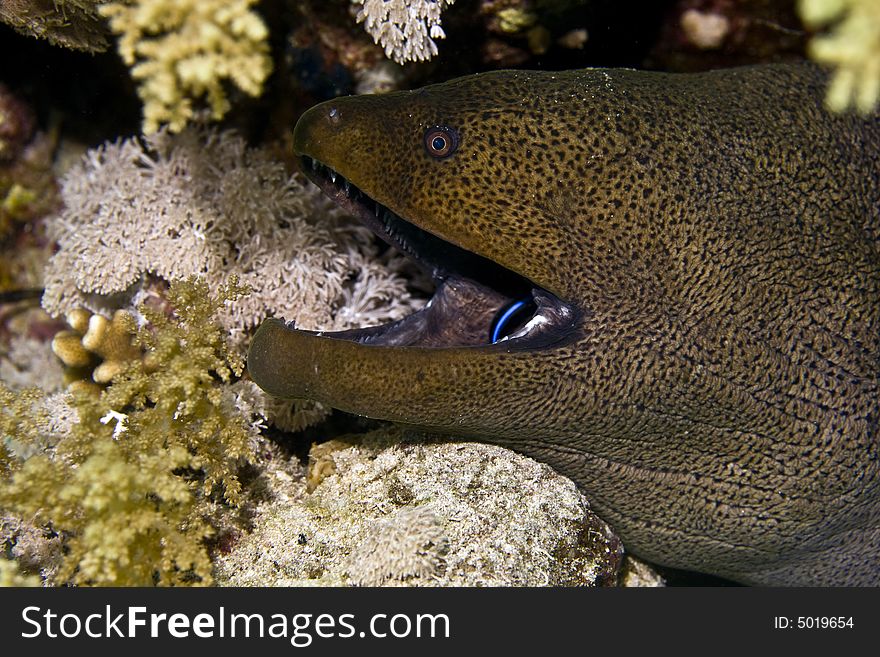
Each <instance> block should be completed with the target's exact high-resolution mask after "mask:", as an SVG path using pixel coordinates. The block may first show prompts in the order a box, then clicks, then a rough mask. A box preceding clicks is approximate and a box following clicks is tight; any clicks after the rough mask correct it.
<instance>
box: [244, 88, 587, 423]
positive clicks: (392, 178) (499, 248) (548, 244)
mask: <svg viewBox="0 0 880 657" xmlns="http://www.w3.org/2000/svg"><path fill="white" fill-rule="evenodd" d="M502 75H508V74H502ZM514 75H515V74H514ZM443 86H444V87H446V89H445V91H443V90H441V89H435V90H433V91H432V90H431V89H430V88H429V89H423V90H419V91H414V92H400V93H394V94H387V95H384V96H361V97H351V98H339V99H336V100H333V101H329V102H327V103H323V104H321V105H318V106H316V107H313V108H312V109H310V110H309V111H307V112H306V113H305V114H304V115H303V116H302V117H301V119H300V120H299V122H298V123H297V126H296V129H295V132H294V148H295V151H296V153H297V155H298V156H299V158H300V164H301V168H302V170H303V172H304V173H305V174H306V176H308V177H309V178H310V179H311V180H312V182H314V183H315V184H316V185H318V187H320V188H321V189H322V190H323V191H324V192H325V193H326V194H327V195H328V196H329V197H330V198H332V199H333V200H335V201H336V203H337V204H338V205H339V206H341V207H342V208H343V209H345V210H346V211H347V212H348V213H350V214H351V215H353V216H355V217H358V218H359V219H360V220H361V221H362V222H363V223H364V224H365V225H367V226H369V227H370V228H371V229H372V230H373V231H374V232H375V233H376V234H377V235H379V236H380V237H381V238H382V239H384V240H385V241H386V242H388V243H389V244H391V245H393V246H395V247H396V248H397V249H399V250H400V251H402V252H403V253H405V254H407V255H408V256H410V257H412V258H414V259H415V260H416V261H417V262H418V263H419V264H420V265H421V266H422V267H423V268H425V269H426V270H427V271H428V273H430V274H431V275H432V277H433V278H434V280H435V283H436V291H435V293H434V295H433V297H432V299H431V300H430V301H429V303H428V304H427V306H426V307H425V308H424V309H423V310H421V311H419V312H416V313H414V314H413V315H411V316H409V317H407V318H405V319H403V320H401V321H398V322H394V323H392V324H387V325H384V326H377V327H370V328H362V329H354V330H349V331H342V332H338V333H332V334H331V333H322V334H310V333H307V332H303V331H294V330H292V329H291V328H289V327H285V326H283V325H282V324H281V323H280V322H276V323H267V324H266V325H265V326H264V327H263V328H262V329H261V330H260V332H259V333H258V335H257V336H256V338H255V340H254V342H253V345H252V348H251V351H250V355H249V370H250V372H251V375H252V376H253V377H254V379H255V380H256V381H257V382H258V383H259V384H260V385H261V386H262V387H264V388H265V389H266V390H267V391H269V392H271V393H272V394H274V395H277V396H281V397H323V395H321V393H319V392H318V388H319V387H321V386H322V382H321V381H319V380H317V379H316V378H315V377H302V376H292V375H291V372H290V371H289V368H294V367H299V366H300V365H301V364H302V362H303V361H302V360H298V359H296V358H293V359H287V358H285V359H284V360H283V361H281V360H279V359H278V358H277V357H275V356H274V355H272V354H273V352H275V350H276V348H278V346H279V344H278V343H279V342H285V343H288V342H290V341H293V342H296V344H297V349H306V350H312V349H314V350H317V351H320V352H322V353H323V354H324V355H325V356H327V357H329V354H330V352H333V351H334V350H338V349H346V348H355V347H354V346H350V347H347V346H343V345H342V344H340V343H339V342H336V341H339V340H345V341H347V342H351V343H353V344H354V345H359V346H361V347H370V348H372V350H363V352H364V353H368V354H371V355H372V354H376V355H377V357H380V358H381V357H382V356H378V354H379V353H380V352H379V351H377V349H378V348H380V347H381V348H386V349H390V348H395V349H396V351H394V352H391V351H389V352H387V353H388V354H389V355H388V358H398V356H395V355H394V354H395V353H398V352H399V353H406V354H407V357H412V358H419V357H421V358H424V359H431V358H434V355H433V354H430V353H428V352H427V351H425V350H440V349H447V350H453V349H456V348H467V349H468V350H469V353H470V354H474V353H476V352H480V354H481V357H482V358H484V359H486V360H487V362H488V361H491V360H492V359H493V358H496V357H503V356H504V355H506V354H509V353H512V352H524V351H532V352H534V351H548V350H553V349H554V348H555V347H558V346H560V345H564V344H569V343H571V342H572V341H573V340H575V339H576V338H577V336H578V335H579V332H578V324H579V319H580V318H581V317H582V315H583V310H582V309H581V308H580V307H579V305H578V303H577V301H576V300H575V299H576V298H577V292H576V290H577V283H578V282H577V280H576V279H575V278H573V277H572V275H571V270H570V268H567V267H565V266H564V265H563V262H564V261H565V260H566V258H568V257H570V256H571V255H572V254H570V253H569V249H570V248H571V243H570V240H569V239H568V236H567V235H565V233H564V232H560V231H559V230H558V226H557V225H556V218H555V217H553V216H551V215H549V214H548V213H547V212H543V211H540V210H538V209H536V205H535V203H534V198H535V197H536V195H538V194H539V193H540V194H542V195H543V194H544V193H545V191H546V190H544V189H542V187H543V183H539V184H538V186H537V187H536V188H535V189H529V180H530V177H529V176H528V170H527V169H524V168H523V165H522V164H521V162H520V158H519V155H520V153H521V151H522V149H523V144H524V142H525V140H527V139H528V137H527V136H526V135H525V134H524V132H523V131H526V132H527V131H530V130H531V129H532V128H531V126H530V125H529V122H528V121H525V122H519V123H510V124H509V125H508V130H507V131H500V132H499V131H497V129H496V127H495V126H496V124H497V123H498V122H501V123H503V122H505V121H507V119H506V118H505V112H506V111H507V108H508V107H509V105H510V104H512V103H517V104H519V103H521V102H522V95H521V93H520V92H519V91H517V90H511V93H509V94H507V95H506V97H501V98H499V99H498V102H499V107H498V108H496V109H495V110H487V109H486V108H485V106H484V105H483V104H482V103H479V102H474V99H473V95H474V93H475V92H476V91H478V89H477V88H474V87H473V86H472V84H467V83H464V82H462V83H460V84H459V85H457V86H454V87H453V88H449V85H443ZM564 139H566V140H567V138H564ZM291 344H292V342H291ZM310 345H311V346H310ZM287 348H288V347H285V351H286V350H287ZM403 348H410V349H409V350H408V351H404V350H403ZM420 350H421V351H420ZM287 353H290V352H287ZM309 353H311V351H310V352H309ZM446 353H448V351H447V352H446ZM302 356H303V359H304V360H309V358H310V356H309V357H306V355H305V353H303V354H302ZM499 368H500V370H501V371H503V369H504V368H503V367H501V366H499ZM347 369H348V368H347ZM376 385H377V384H376V383H374V384H373V385H372V386H371V387H373V388H375V386H376ZM495 385H498V386H501V387H503V386H504V385H505V383H504V381H503V377H502V380H498V381H496V384H495ZM332 397H333V399H330V398H328V397H323V398H324V400H325V401H327V402H328V403H331V404H333V405H334V406H337V407H342V408H345V409H346V410H352V411H354V412H358V413H362V414H366V415H372V416H377V417H391V418H393V419H398V420H403V421H406V420H407V418H406V417H397V416H396V414H393V413H388V412H385V411H383V410H380V409H377V408H376V407H375V406H373V405H372V403H368V404H362V403H355V402H354V398H353V397H351V396H350V395H349V394H348V393H345V394H344V395H343V397H344V398H340V399H337V398H336V395H335V394H334V395H332ZM496 412H498V411H496ZM493 415H494V413H493ZM409 419H410V420H411V421H412V422H413V423H414V424H418V425H419V426H425V425H426V424H427V425H429V426H431V427H432V428H438V429H442V430H448V429H449V427H448V426H447V424H448V423H445V422H444V423H442V424H441V423H437V424H435V423H433V422H428V423H426V422H425V421H424V420H425V418H416V417H411V418H409ZM493 423H494V420H492V419H487V420H486V421H485V424H486V425H487V426H491V425H492V424H493Z"/></svg>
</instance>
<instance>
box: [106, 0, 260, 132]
mask: <svg viewBox="0 0 880 657" xmlns="http://www.w3.org/2000/svg"><path fill="white" fill-rule="evenodd" d="M255 1H256V0H124V1H122V2H111V3H109V4H106V5H103V6H101V7H100V9H99V11H100V13H101V15H102V16H105V17H107V18H108V19H109V21H110V28H111V29H112V30H113V32H115V33H116V34H118V35H119V54H120V55H121V56H122V59H123V60H124V61H125V63H126V64H128V65H129V66H131V67H132V69H131V74H132V77H134V79H135V80H137V81H138V82H139V84H140V86H139V89H138V93H139V95H140V97H141V100H142V101H143V103H144V132H145V133H152V132H155V131H156V130H157V129H158V128H159V126H160V125H164V124H167V125H168V127H169V128H170V129H171V130H172V131H173V132H179V131H180V130H182V129H183V127H184V126H185V125H186V124H187V122H189V120H190V119H191V118H192V117H193V113H194V107H193V100H197V99H201V98H205V99H206V100H207V102H208V105H209V106H210V108H211V112H212V115H213V117H214V118H215V119H219V118H221V117H222V116H223V115H224V114H226V112H227V111H228V110H229V107H230V103H229V100H228V98H227V96H226V91H225V89H224V87H223V84H224V82H226V81H230V82H232V83H233V84H234V85H235V86H236V87H238V88H239V89H241V90H242V91H243V92H245V93H246V94H248V95H250V96H258V95H259V94H260V92H261V91H262V86H263V82H264V81H265V79H266V77H267V76H268V75H269V72H270V71H271V69H272V60H271V59H270V58H269V45H268V42H267V37H268V31H267V29H266V26H265V24H264V23H263V21H262V19H261V18H260V17H259V16H258V15H257V14H256V13H254V12H253V11H251V9H250V7H251V6H252V5H253V4H254V2H255Z"/></svg>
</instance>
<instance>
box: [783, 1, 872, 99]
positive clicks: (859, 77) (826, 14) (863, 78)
mask: <svg viewBox="0 0 880 657" xmlns="http://www.w3.org/2000/svg"><path fill="white" fill-rule="evenodd" d="M800 13H801V17H802V18H803V20H804V23H806V24H807V26H809V27H813V28H818V27H828V28H829V31H827V32H826V33H823V34H820V35H817V36H815V37H813V39H812V41H811V42H810V45H809V51H810V56H811V57H812V58H813V59H815V60H816V61H818V62H821V63H824V64H830V65H832V66H833V67H834V68H835V72H834V77H833V78H832V80H831V84H830V86H829V88H828V95H827V97H826V102H827V104H828V107H829V108H830V109H831V110H833V111H835V112H842V111H844V110H846V109H847V108H850V107H853V108H855V109H856V110H857V111H858V112H860V113H861V114H870V113H871V112H873V111H874V110H875V108H876V107H877V105H878V103H880V1H878V0H801V1H800Z"/></svg>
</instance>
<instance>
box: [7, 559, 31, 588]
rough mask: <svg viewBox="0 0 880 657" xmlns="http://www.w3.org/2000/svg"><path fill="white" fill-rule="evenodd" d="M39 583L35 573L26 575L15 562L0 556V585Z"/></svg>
mask: <svg viewBox="0 0 880 657" xmlns="http://www.w3.org/2000/svg"><path fill="white" fill-rule="evenodd" d="M39 585H40V578H39V577H37V576H36V575H26V574H25V573H23V572H22V570H21V568H20V567H19V566H18V564H17V563H15V562H14V561H10V560H9V559H4V558H2V557H0V587H7V586H39Z"/></svg>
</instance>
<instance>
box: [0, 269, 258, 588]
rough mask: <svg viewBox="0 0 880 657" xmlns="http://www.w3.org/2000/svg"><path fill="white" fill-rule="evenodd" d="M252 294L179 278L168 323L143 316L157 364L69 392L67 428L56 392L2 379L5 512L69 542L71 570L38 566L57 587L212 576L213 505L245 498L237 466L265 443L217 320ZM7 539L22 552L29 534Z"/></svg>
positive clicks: (143, 339) (0, 462)
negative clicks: (209, 516)
mask: <svg viewBox="0 0 880 657" xmlns="http://www.w3.org/2000/svg"><path fill="white" fill-rule="evenodd" d="M244 293H245V290H244V289H243V288H242V287H241V286H240V285H238V284H237V283H236V281H235V280H234V279H233V280H232V281H231V282H230V283H229V285H227V286H224V287H221V288H220V289H219V290H217V291H216V294H212V293H211V292H210V291H209V290H208V288H207V285H206V284H205V283H204V281H199V280H197V279H191V280H189V281H186V282H183V281H181V282H175V283H173V284H172V285H171V287H170V288H169V290H168V293H167V300H168V304H169V306H170V308H172V309H173V311H172V313H171V314H170V315H169V313H168V311H167V310H166V309H164V308H162V309H157V308H150V307H146V306H144V307H142V308H141V314H142V316H143V317H144V319H145V320H146V323H145V325H144V326H142V327H141V328H140V329H138V331H137V342H138V344H139V345H141V346H142V347H144V348H145V349H146V351H147V356H146V357H145V358H144V359H143V360H135V361H133V362H132V363H131V364H130V365H129V367H127V368H126V369H125V370H124V371H123V372H121V373H118V374H117V376H115V377H114V379H113V382H112V383H111V384H110V385H109V386H108V387H107V388H106V389H104V390H103V391H101V392H100V393H99V394H95V393H94V392H92V391H87V390H85V391H84V390H81V391H77V392H76V393H74V394H72V395H68V396H65V400H64V401H63V402H62V403H67V404H69V406H70V407H72V409H74V410H75V413H73V414H72V415H75V416H76V417H75V418H73V417H70V421H69V423H68V425H67V426H60V425H59V423H58V419H59V417H62V416H64V412H63V411H62V412H59V407H58V400H57V398H56V397H55V396H49V397H46V396H45V395H44V393H42V392H40V391H38V390H36V389H27V390H22V391H18V392H14V391H12V390H10V389H8V388H7V387H6V386H5V385H0V409H2V411H0V436H2V438H3V440H2V442H0V445H2V451H0V468H2V469H3V472H4V475H3V478H2V479H0V509H2V514H0V515H2V516H3V517H4V518H10V517H12V518H20V519H28V520H29V521H30V522H33V523H36V524H38V525H39V526H44V527H51V528H52V530H53V532H54V533H56V534H57V535H58V536H60V537H61V540H62V542H63V545H64V550H63V556H62V557H61V559H60V564H57V565H56V564H41V570H43V575H44V576H45V577H47V578H48V579H49V580H50V583H53V584H64V583H68V582H70V583H76V584H89V585H152V584H187V583H190V584H192V583H202V584H208V583H210V582H211V572H210V560H209V557H208V552H207V547H206V545H205V539H206V538H207V537H208V536H210V535H211V534H212V533H213V530H212V526H211V524H210V523H209V522H208V521H207V520H206V519H205V514H206V510H205V506H206V502H205V500H209V499H210V497H211V496H214V495H216V496H220V499H225V500H226V503H225V505H226V506H227V508H228V505H235V504H236V503H238V501H239V499H240V490H241V485H240V482H239V479H238V476H237V471H238V469H239V467H240V466H241V465H242V464H243V463H244V462H246V461H247V460H248V459H250V458H252V454H253V445H254V443H255V441H257V440H259V432H258V429H257V427H256V426H255V425H254V424H252V423H251V422H250V421H249V419H248V418H246V417H245V416H243V415H242V413H241V411H240V410H239V409H238V408H236V407H234V406H233V405H232V401H233V399H232V396H231V395H230V394H228V392H227V391H226V388H225V387H223V385H222V384H223V383H229V382H230V381H231V379H232V378H233V377H235V376H239V375H240V374H241V373H242V369H243V366H242V362H241V359H240V357H239V356H238V355H237V354H236V353H235V352H234V351H233V350H232V348H231V347H230V346H229V345H228V344H227V343H226V341H225V335H224V331H223V330H222V329H221V328H220V327H219V326H218V325H217V324H216V323H215V322H214V320H213V319H212V317H213V315H214V314H215V313H216V312H217V310H218V309H219V308H221V307H223V306H224V305H225V304H226V303H228V302H232V301H234V300H235V299H237V298H239V297H240V296H241V295H242V294H244ZM70 415H71V414H70V413H68V417H69V416H70ZM214 506H215V507H216V504H214ZM4 534H7V535H5V536H4V542H5V543H6V544H7V551H9V546H10V545H11V546H12V550H11V551H12V552H13V554H15V551H16V548H17V547H18V544H19V542H20V541H21V540H22V536H23V535H24V534H26V532H24V531H23V530H19V531H14V532H4ZM37 543H39V542H37ZM18 551H19V553H20V554H21V553H22V549H19V550H18ZM27 556H28V555H27V554H21V556H19V557H17V558H18V560H19V562H20V563H22V562H24V561H25V560H26V559H25V557H27ZM29 560H30V561H34V560H35V558H34V557H33V556H31V558H30V559H29Z"/></svg>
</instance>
